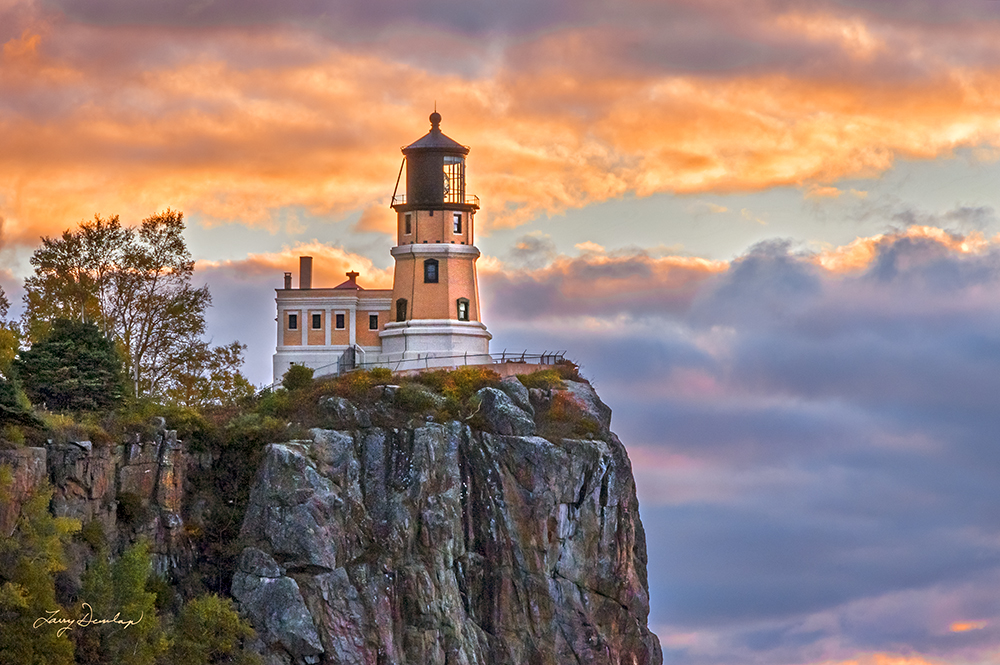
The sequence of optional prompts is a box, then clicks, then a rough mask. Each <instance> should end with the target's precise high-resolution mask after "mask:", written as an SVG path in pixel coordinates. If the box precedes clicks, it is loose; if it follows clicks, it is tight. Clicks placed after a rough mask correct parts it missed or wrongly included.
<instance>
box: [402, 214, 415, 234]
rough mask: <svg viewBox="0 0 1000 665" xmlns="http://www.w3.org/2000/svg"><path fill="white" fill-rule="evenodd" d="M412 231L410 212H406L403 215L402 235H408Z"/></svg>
mask: <svg viewBox="0 0 1000 665" xmlns="http://www.w3.org/2000/svg"><path fill="white" fill-rule="evenodd" d="M411 233H413V224H412V216H411V213H406V214H405V215H403V235H407V236H408V235H410V234H411Z"/></svg>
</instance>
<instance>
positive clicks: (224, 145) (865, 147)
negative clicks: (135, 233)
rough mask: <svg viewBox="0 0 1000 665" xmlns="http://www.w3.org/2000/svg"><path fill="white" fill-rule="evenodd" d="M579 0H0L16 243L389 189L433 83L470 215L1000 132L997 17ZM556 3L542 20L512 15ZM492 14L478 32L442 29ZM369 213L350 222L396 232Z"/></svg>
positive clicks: (325, 202)
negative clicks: (84, 225)
mask: <svg viewBox="0 0 1000 665" xmlns="http://www.w3.org/2000/svg"><path fill="white" fill-rule="evenodd" d="M582 4H583V6H582V7H581V8H576V7H575V3H574V8H570V7H568V6H566V5H564V4H562V3H548V4H543V5H541V6H539V7H538V8H537V9H533V10H532V11H533V12H534V13H533V14H532V15H533V16H534V17H535V19H534V20H535V21H538V20H541V21H542V23H537V22H536V23H532V22H530V21H529V22H527V23H525V22H523V21H522V19H519V18H517V16H518V12H516V11H514V10H513V9H509V8H507V9H501V8H497V9H495V10H489V11H487V12H486V14H481V13H480V14H479V15H477V14H476V12H469V13H464V12H457V13H456V12H451V13H449V12H448V11H445V5H442V4H440V3H434V2H431V3H423V4H420V3H418V4H415V5H413V7H414V8H409V9H408V8H403V7H402V6H400V7H397V9H400V15H401V16H402V18H400V20H399V22H398V23H397V22H394V17H395V16H396V13H393V12H390V11H388V10H386V11H385V12H384V13H379V12H375V11H374V10H372V9H370V8H367V6H365V7H366V9H365V10H364V11H362V9H361V6H360V5H353V4H349V5H343V6H338V7H337V8H331V7H327V6H326V5H324V8H323V9H322V10H321V9H320V8H319V7H318V6H317V5H315V4H309V3H305V4H302V5H294V4H293V5H291V6H289V7H288V8H285V9H283V10H282V11H281V12H278V11H277V10H275V9H273V8H265V7H263V6H259V7H256V8H253V9H252V10H248V11H242V10H241V12H242V13H240V14H239V15H237V12H236V9H235V5H231V4H228V3H210V4H209V5H204V6H201V5H197V6H188V5H185V7H184V9H183V11H182V10H181V9H180V8H178V7H177V6H176V5H169V4H168V5H164V7H166V8H164V7H159V8H147V7H145V5H143V6H142V7H140V6H139V5H136V6H135V7H133V6H132V5H129V6H128V7H125V6H124V5H121V3H106V2H95V3H73V5H72V7H70V6H69V5H67V6H65V7H62V6H61V5H55V4H48V5H44V6H43V5H37V4H31V3H14V4H12V5H8V6H7V7H6V9H0V11H3V12H4V17H9V18H10V21H11V23H10V25H14V26H15V27H16V31H14V32H11V29H10V28H5V30H4V37H3V40H4V41H3V43H2V51H0V98H2V99H3V100H4V101H3V102H2V103H0V132H2V133H3V136H4V137H5V142H4V143H5V144H4V150H3V151H2V152H0V214H2V215H3V216H4V217H6V218H7V219H8V220H10V221H11V226H12V228H13V229H15V230H13V231H10V232H9V241H10V242H13V243H18V244H23V245H31V244H33V243H35V242H37V238H38V236H39V235H42V234H53V233H58V232H60V231H61V230H62V229H64V228H67V227H68V226H69V225H71V224H73V223H75V222H76V221H77V220H79V219H83V218H89V217H90V216H91V215H93V214H94V213H95V212H96V213H101V214H116V213H117V214H121V215H122V216H123V218H125V219H128V218H132V217H135V218H137V219H138V218H141V217H142V216H145V215H147V214H149V212H150V211H151V210H156V209H160V208H163V207H166V206H171V207H173V208H175V209H182V210H185V212H187V213H188V214H189V216H191V217H197V218H199V219H206V220H208V221H207V223H211V222H212V220H217V221H225V222H232V221H238V222H240V223H243V224H247V225H268V224H271V223H273V220H274V219H275V218H276V217H280V216H281V215H282V214H283V211H284V210H286V209H288V208H295V207H298V208H301V209H303V210H305V211H307V212H308V213H309V214H311V215H314V216H327V217H330V218H338V217H340V216H343V215H344V214H347V213H351V212H356V211H360V210H368V209H371V208H373V207H378V206H385V205H386V203H387V197H388V196H389V194H390V187H391V184H392V182H393V180H394V176H395V174H396V173H397V172H398V168H399V160H400V158H401V155H400V154H399V153H398V152H397V150H398V148H399V146H401V145H405V144H406V143H408V142H410V141H412V140H414V139H416V138H418V137H419V136H420V135H421V134H422V133H423V132H424V131H426V129H427V124H426V121H425V120H424V118H425V117H426V115H427V113H428V109H429V108H430V107H431V106H432V105H433V103H434V101H435V100H437V101H438V102H439V105H440V107H441V110H442V113H443V115H444V116H445V123H444V128H445V130H446V132H448V133H450V135H452V136H453V137H456V138H457V139H458V140H460V141H461V142H463V143H465V144H468V145H470V146H471V147H472V153H471V155H470V158H469V185H470V190H471V191H473V192H474V193H477V194H479V195H480V196H481V198H482V200H483V201H484V204H485V205H484V209H483V211H482V212H481V213H480V215H479V217H478V220H477V221H478V222H479V224H480V229H481V230H483V231H488V230H489V229H490V228H491V227H496V226H513V225H517V224H521V223H523V222H525V221H527V220H530V219H533V218H535V217H538V216H539V215H543V214H548V215H552V214H557V213H559V212H561V211H564V210H566V209H569V208H577V207H583V206H586V205H589V204H591V203H595V202H600V201H606V200H610V199H615V198H617V197H621V196H625V195H637V196H648V195H652V194H655V193H660V192H675V193H707V192H739V191H744V192H745V191H759V190H763V189H768V188H773V187H777V186H784V185H794V186H797V187H802V188H804V189H805V190H806V191H807V192H811V193H812V194H811V195H814V196H815V195H820V194H821V193H832V189H827V188H833V187H835V186H836V185H835V183H837V182H838V181H839V180H841V179H844V178H854V179H857V178H866V177H873V176H877V175H878V174H880V173H882V172H884V171H885V170H886V169H888V168H890V167H891V166H892V164H893V163H894V160H896V159H897V158H899V157H907V158H913V159H932V158H938V157H942V156H948V155H950V154H952V152H953V151H954V150H955V149H956V148H959V147H963V146H965V147H970V148H975V149H985V150H986V152H989V151H990V150H993V151H994V152H995V149H996V146H998V145H1000V131H998V129H997V127H996V123H995V117H996V103H995V100H996V99H997V95H996V94H994V92H995V90H996V89H997V88H998V87H1000V74H998V72H1000V47H997V46H996V44H1000V39H997V32H998V30H1000V28H998V27H997V24H996V23H990V22H985V23H976V24H973V27H972V28H970V30H971V32H970V33H968V34H966V33H960V32H958V31H957V30H958V28H957V27H956V26H954V25H939V24H936V23H933V22H926V23H920V22H913V21H902V20H901V19H899V18H898V17H896V16H895V15H893V14H892V12H889V11H888V9H887V7H888V6H887V5H880V6H879V8H877V10H872V11H861V10H855V9H850V8H845V7H843V6H840V5H834V4H825V5H819V6H817V7H816V8H815V10H813V11H811V12H809V13H807V12H804V10H797V13H794V12H793V13H789V12H788V11H787V8H786V7H785V6H783V5H782V4H781V3H777V4H772V3H757V4H756V5H755V7H757V8H758V9H759V13H758V14H755V16H756V18H754V19H753V20H751V21H749V22H747V21H743V20H742V18H741V20H740V21H736V20H735V17H736V14H734V12H733V11H732V6H731V5H730V4H728V3H724V2H716V3H705V5H704V6H701V5H698V4H692V3H684V2H674V3H667V4H665V5H658V4H657V3H640V2H636V3H628V4H627V5H626V6H625V7H624V8H622V9H621V10H620V11H618V12H616V13H615V14H610V13H609V12H608V10H607V8H606V7H603V5H600V4H599V3H596V4H595V3H582ZM59 7H62V12H64V13H61V12H60V11H59V9H58V8H59ZM407 7H409V5H407ZM967 7H969V8H971V7H972V5H967ZM416 8H421V9H420V11H418V9H416ZM327 10H329V11H330V12H333V13H331V14H329V15H326V16H325V18H323V21H320V22H321V23H323V22H324V21H326V22H327V23H329V24H335V23H338V21H339V22H341V23H342V26H343V30H344V31H348V32H349V31H351V30H354V29H355V28H357V31H356V32H357V36H356V40H355V41H351V40H339V39H332V38H330V37H329V35H327V34H326V33H325V32H323V30H322V29H311V28H309V27H308V26H307V25H306V24H307V23H308V22H309V21H310V20H311V19H312V18H313V17H314V16H315V15H316V14H317V12H321V11H327ZM425 10H426V11H425ZM491 11H492V12H494V13H497V14H498V15H499V14H502V17H500V20H498V21H497V22H495V23H491V22H490V21H492V18H498V16H493V17H492V18H490V12H491ZM970 11H971V9H970ZM373 12H374V13H373ZM417 15H420V16H423V17H425V19H426V22H427V24H429V25H430V26H432V29H433V30H437V31H439V32H438V33H435V34H438V35H439V37H440V39H438V38H435V39H423V40H422V41H421V45H422V46H423V45H427V44H430V46H429V47H428V48H427V49H423V48H421V49H419V50H420V51H421V52H423V51H425V50H426V51H427V52H431V51H435V50H436V49H444V50H443V51H441V52H440V53H436V54H431V55H429V56H428V57H429V58H430V60H427V61H423V60H419V59H414V58H413V57H410V56H408V55H406V53H413V52H415V50H414V49H403V48H402V47H400V48H401V51H405V52H398V51H396V50H394V49H395V48H396V47H395V46H393V47H389V46H388V44H389V43H393V44H395V43H396V41H395V40H394V39H390V38H389V37H388V36H393V37H395V36H399V35H403V34H408V35H410V36H409V37H408V38H407V39H410V40H412V39H414V38H415V37H414V36H413V35H415V34H417V33H414V32H413V30H412V29H410V30H409V31H406V30H404V29H403V27H402V26H410V27H411V28H412V21H417V20H418V19H417V18H415V17H416V16H417ZM477 16H478V18H477ZM740 16H741V17H742V16H744V15H742V14H740ZM574 17H575V18H581V17H583V18H586V19H587V20H585V21H582V22H578V21H575V20H574ZM488 18H490V20H486V19H488ZM420 20H424V19H420ZM526 20H527V19H524V21H526ZM546 21H547V22H549V24H550V25H551V29H550V30H527V29H526V27H527V25H529V24H531V25H535V26H538V25H545V24H546ZM602 21H603V23H602ZM0 23H3V21H0ZM487 25H496V26H499V27H497V28H495V29H486V28H485V27H484V26H487ZM375 26H379V28H378V29H376V27H375ZM962 27H963V30H964V28H965V27H967V24H965V23H963V24H962ZM661 28H663V29H666V30H667V31H668V32H669V31H673V32H677V33H678V34H681V35H682V36H684V35H687V36H686V39H687V40H688V41H689V42H690V41H692V40H694V41H697V42H698V43H700V44H702V45H703V46H704V44H713V45H714V46H713V47H712V48H713V50H714V51H717V54H716V56H717V57H718V58H720V61H719V63H717V64H716V65H712V64H711V62H710V60H707V59H702V60H701V61H698V62H694V61H691V62H688V61H685V60H683V58H681V60H678V61H676V62H675V63H674V64H667V65H664V64H662V63H664V62H668V63H669V62H670V58H666V60H664V59H663V58H661V57H660V56H661V55H663V54H662V53H661V51H662V50H663V49H668V50H670V49H673V48H675V46H676V44H674V42H671V40H670V39H666V38H665V37H663V35H662V34H661V33H662V30H661ZM483 30H486V32H487V33H489V38H487V39H483V40H481V44H480V42H477V41H476V40H473V39H464V38H456V39H453V38H450V37H454V36H456V35H466V36H471V35H478V34H482V31H483ZM668 42H669V44H668ZM866 44H867V45H868V46H866ZM970 44H971V45H975V46H976V49H972V50H970V49H969V46H970ZM990 44H993V46H992V47H991V46H989V45H990ZM442 45H447V46H442ZM881 45H885V47H884V48H883V47H882V46H881ZM859 49H860V50H859ZM866 49H867V50H866ZM963 49H965V50H963ZM683 50H684V49H683V48H681V49H680V51H683ZM702 50H704V48H702ZM744 51H745V52H746V54H748V55H747V58H745V59H744V58H742V55H741V54H743V52H744ZM670 53H672V54H674V55H677V54H676V53H675V52H674V51H670ZM859 54H860V55H859ZM751 56H752V57H751ZM861 56H863V57H861ZM670 57H674V56H673V55H671V56H670ZM677 57H678V58H680V57H681V56H679V55H677ZM699 57H700V56H699ZM859 58H860V60H862V61H864V64H863V66H862V65H860V64H858V62H857V61H859ZM438 60H440V61H442V62H443V61H450V62H457V61H463V62H476V63H479V64H477V65H476V66H474V67H472V68H471V69H469V70H462V71H458V70H456V69H455V68H454V67H451V68H449V67H438V66H437V65H436V64H434V63H435V62H437V61H438ZM841 60H842V61H843V63H845V64H844V68H841V67H840V66H839V65H840V64H841ZM706 63H707V64H706ZM796 63H802V64H796ZM810 63H812V64H810ZM820 65H822V67H821V68H820ZM705 67H707V69H705ZM859 67H861V69H859ZM706 71H707V72H710V74H708V73H706ZM831 183H834V184H831ZM748 214H750V218H752V219H758V221H764V220H762V219H760V218H759V215H753V214H752V213H748ZM363 221H364V224H363V225H362V226H359V228H358V229H357V230H358V231H359V232H366V231H367V230H369V229H374V228H379V229H383V230H384V229H385V228H388V225H387V224H386V223H385V222H384V220H383V222H379V223H375V222H374V221H373V220H372V219H370V218H368V217H366V218H364V220H363ZM981 222H982V218H981V219H979V220H978V221H977V220H975V219H973V220H970V221H969V222H968V223H970V224H974V223H981ZM370 224H375V225H374V226H369V225H370Z"/></svg>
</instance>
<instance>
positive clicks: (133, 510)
mask: <svg viewBox="0 0 1000 665" xmlns="http://www.w3.org/2000/svg"><path fill="white" fill-rule="evenodd" d="M116 514H117V517H118V521H119V522H121V523H122V524H125V525H126V526H134V525H136V524H141V523H142V522H144V521H145V520H146V517H147V511H146V507H145V506H143V505H142V498H141V497H140V496H139V495H138V494H136V493H135V492H128V491H126V492H120V493H119V494H118V510H117V513H116Z"/></svg>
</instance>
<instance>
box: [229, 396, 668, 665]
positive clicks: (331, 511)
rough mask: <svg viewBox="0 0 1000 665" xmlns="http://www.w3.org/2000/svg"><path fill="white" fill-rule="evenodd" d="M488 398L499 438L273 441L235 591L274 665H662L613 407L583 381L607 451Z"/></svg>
mask: <svg viewBox="0 0 1000 665" xmlns="http://www.w3.org/2000/svg"><path fill="white" fill-rule="evenodd" d="M508 388H510V389H509V390H508ZM484 391H492V392H483V391H481V393H482V394H481V395H480V397H481V398H482V405H483V415H484V417H485V418H486V421H487V422H488V423H489V426H488V427H487V429H490V430H492V432H494V433H489V432H487V431H482V430H476V429H471V428H470V427H468V426H466V425H464V424H460V423H458V422H450V423H442V424H438V423H425V424H423V425H418V426H414V427H411V428H393V429H390V428H380V427H365V426H354V427H351V428H350V429H349V430H348V429H345V430H343V431H338V430H323V429H314V430H312V439H311V440H306V441H295V442H290V443H285V444H272V445H270V446H269V447H268V449H267V451H266V456H265V459H264V462H263V465H262V467H261V469H260V472H259V474H258V477H257V481H256V484H255V486H254V487H253V489H252V492H251V497H250V503H249V506H248V509H247V512H246V515H245V520H244V523H243V528H242V533H241V536H242V538H243V539H244V540H245V542H246V544H247V547H246V548H245V549H244V550H243V552H242V555H241V557H240V559H239V564H238V571H237V573H236V575H235V577H234V579H233V585H232V591H233V596H234V597H235V598H236V599H237V600H238V601H239V603H240V608H241V611H242V612H243V613H245V614H246V615H247V616H248V617H249V618H250V620H251V622H252V623H253V624H254V626H255V628H256V629H257V631H258V634H259V639H260V641H261V643H262V644H261V648H262V652H263V653H264V654H265V658H266V661H267V662H268V663H273V664H277V663H285V664H287V663H330V664H334V663H336V664H348V663H350V664H355V663H356V664H359V665H360V664H371V665H383V664H390V663H391V664H399V665H402V664H413V665H416V664H418V663H419V664H423V663H428V664H441V665H445V664H470V665H471V664H477V663H482V664H487V663H489V664H500V663H504V664H506V663H510V664H512V665H513V664H517V665H520V664H522V663H528V664H537V665H541V664H548V663H595V664H600V663H629V664H630V665H631V664H633V663H634V664H646V663H649V664H659V663H661V662H662V656H661V652H660V647H659V643H658V641H657V639H656V636H655V635H653V634H652V633H651V632H649V630H648V628H647V626H646V618H647V615H648V612H649V599H648V593H647V585H646V549H645V535H644V533H643V530H642V524H641V522H640V521H639V512H638V503H637V501H636V496H635V486H634V482H633V479H632V473H631V466H630V463H629V460H628V456H627V454H626V452H625V449H624V447H623V446H622V444H621V443H620V442H619V441H618V439H617V437H615V436H614V435H613V434H610V433H609V432H607V430H606V426H607V424H608V421H609V420H610V410H609V409H607V407H606V406H604V405H603V404H602V403H600V400H599V399H597V396H596V395H595V394H593V391H592V390H591V389H590V387H589V385H587V384H582V383H581V384H575V385H572V384H571V385H570V390H569V393H570V394H572V395H574V398H575V403H576V404H583V405H584V406H585V407H586V408H587V410H588V411H590V412H591V413H592V414H593V415H594V417H595V419H597V420H600V421H602V422H601V424H602V426H603V427H604V428H605V430H604V432H603V434H604V435H603V436H602V437H601V438H602V439H604V440H601V439H598V438H591V439H556V440H555V441H554V442H553V441H549V440H546V439H544V438H541V437H538V436H533V435H531V433H530V432H531V431H532V430H533V425H532V422H533V421H532V419H531V411H532V407H531V405H530V404H529V403H528V399H527V398H528V395H527V391H524V389H523V388H521V387H520V385H519V384H518V385H517V386H511V384H509V383H507V384H505V390H504V391H500V390H496V389H492V388H487V389H484ZM536 393H537V394H533V395H532V397H533V399H532V401H533V402H535V403H536V404H537V403H538V402H540V401H542V402H543V401H545V400H546V399H549V400H551V398H552V395H551V393H549V394H547V395H546V394H543V393H541V392H537V391H536ZM337 408H338V409H340V410H341V411H343V412H346V413H349V414H353V415H351V419H353V421H354V422H355V423H356V422H358V420H359V419H358V418H357V414H356V412H354V411H351V409H352V408H353V407H351V405H350V404H344V403H343V401H342V400H341V403H339V404H338V405H337ZM360 420H361V421H364V420H365V418H364V417H362V418H360ZM519 430H520V431H519ZM504 431H506V432H513V434H506V435H505V434H497V433H495V432H504Z"/></svg>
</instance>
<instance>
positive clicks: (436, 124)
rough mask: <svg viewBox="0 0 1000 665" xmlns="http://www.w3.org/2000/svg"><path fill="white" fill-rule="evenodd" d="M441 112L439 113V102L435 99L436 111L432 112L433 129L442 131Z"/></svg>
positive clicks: (433, 130)
mask: <svg viewBox="0 0 1000 665" xmlns="http://www.w3.org/2000/svg"><path fill="white" fill-rule="evenodd" d="M440 125H441V114H440V113H438V103H437V100H436V99H435V100H434V113H431V131H432V132H440V131H441V126H440Z"/></svg>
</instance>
